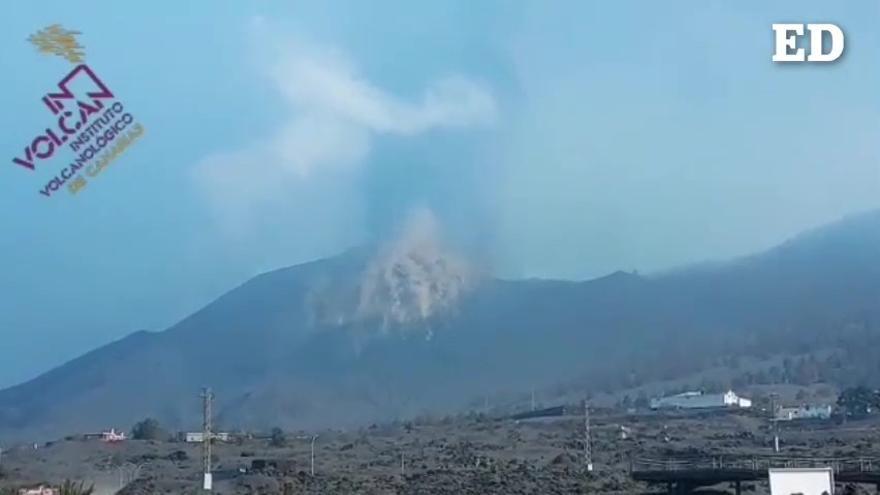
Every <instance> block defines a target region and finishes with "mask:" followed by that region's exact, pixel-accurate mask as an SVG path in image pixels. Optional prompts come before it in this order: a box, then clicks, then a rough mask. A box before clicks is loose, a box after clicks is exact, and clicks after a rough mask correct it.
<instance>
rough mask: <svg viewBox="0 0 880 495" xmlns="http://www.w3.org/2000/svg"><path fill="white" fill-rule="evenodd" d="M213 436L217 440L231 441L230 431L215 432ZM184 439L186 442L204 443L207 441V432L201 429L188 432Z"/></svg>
mask: <svg viewBox="0 0 880 495" xmlns="http://www.w3.org/2000/svg"><path fill="white" fill-rule="evenodd" d="M213 437H214V439H215V440H220V441H221V442H228V441H229V433H225V432H221V433H214V434H213ZM184 440H185V441H186V443H202V442H204V441H205V434H204V433H203V432H201V431H191V432H187V433H186V435H184Z"/></svg>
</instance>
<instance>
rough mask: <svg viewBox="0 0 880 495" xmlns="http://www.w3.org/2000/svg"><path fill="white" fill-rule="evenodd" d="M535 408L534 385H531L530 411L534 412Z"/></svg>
mask: <svg viewBox="0 0 880 495" xmlns="http://www.w3.org/2000/svg"><path fill="white" fill-rule="evenodd" d="M535 409H537V408H536V407H535V387H532V412H534V411H535Z"/></svg>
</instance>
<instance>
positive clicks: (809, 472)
mask: <svg viewBox="0 0 880 495" xmlns="http://www.w3.org/2000/svg"><path fill="white" fill-rule="evenodd" d="M769 478H770V494H771V495H792V494H794V493H800V494H802V495H831V494H833V493H834V471H833V470H832V469H831V468H830V467H824V468H786V469H770V470H769Z"/></svg>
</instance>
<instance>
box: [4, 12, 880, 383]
mask: <svg viewBox="0 0 880 495" xmlns="http://www.w3.org/2000/svg"><path fill="white" fill-rule="evenodd" d="M774 22H832V23H836V24H838V25H840V26H841V28H842V29H843V30H844V32H845V33H846V36H847V38H846V42H847V47H846V52H845V55H844V57H843V58H842V59H841V60H839V61H837V62H835V63H833V64H828V65H824V66H814V65H812V64H803V65H797V66H794V65H792V66H780V65H776V64H773V63H772V62H771V61H770V57H771V54H772V51H773V46H772V44H773V35H772V31H771V28H770V25H771V24H772V23H774ZM53 23H61V24H62V25H64V26H65V27H68V28H72V29H77V30H80V31H82V33H83V34H82V35H81V37H80V40H81V42H82V43H83V45H84V46H85V50H86V61H87V62H88V64H89V65H90V66H91V67H92V68H93V69H95V71H96V72H97V73H98V74H99V75H100V76H101V77H102V78H103V79H104V81H105V82H106V83H107V84H108V86H110V87H111V89H112V90H113V91H114V92H115V93H116V94H117V95H118V96H119V98H120V99H121V100H122V101H123V102H124V103H125V105H126V108H127V109H128V110H129V111H131V112H132V113H133V114H134V115H135V117H136V118H137V119H138V121H139V122H141V123H143V125H144V127H145V128H146V133H145V135H144V136H143V138H142V139H141V140H140V141H139V142H137V143H135V144H134V145H132V147H131V149H129V150H128V151H127V152H126V153H125V154H123V155H122V156H120V157H119V158H118V160H117V162H116V163H115V164H114V165H112V166H111V167H110V168H109V169H108V170H106V171H105V172H104V173H102V175H101V176H100V177H99V178H97V179H95V180H94V181H93V182H91V183H90V184H89V186H88V187H87V189H85V190H84V191H83V192H82V193H80V194H78V195H77V196H71V195H69V194H67V192H66V191H60V192H59V193H58V194H57V195H56V196H54V197H52V198H49V199H47V198H45V197H43V196H41V195H39V194H38V193H37V191H38V190H39V189H40V188H41V187H42V186H43V185H44V184H45V183H46V182H47V181H48V180H49V179H50V178H51V177H53V176H54V175H55V174H56V173H58V172H59V171H60V169H61V168H62V167H63V166H64V165H65V164H67V163H69V161H70V158H71V153H69V152H67V153H61V154H60V156H56V157H55V158H53V159H52V160H51V161H47V162H45V163H44V164H43V165H42V166H39V167H38V169H37V170H36V171H33V172H31V171H28V170H25V169H23V168H21V167H18V166H16V165H13V164H12V163H11V159H12V158H13V157H15V156H19V155H20V154H21V153H22V150H23V148H24V146H25V145H26V144H27V143H29V142H30V141H31V140H32V139H33V137H34V136H35V135H36V134H37V132H38V131H40V130H41V129H43V128H45V126H46V125H47V124H48V123H50V119H49V114H48V112H47V110H46V109H45V107H43V105H42V104H41V102H40V98H41V97H42V96H43V95H44V94H46V92H48V91H49V90H51V89H52V88H53V87H54V86H55V84H57V82H58V81H59V80H60V79H61V77H62V76H63V75H65V74H66V73H67V71H69V70H70V67H71V66H70V64H69V63H68V62H66V61H65V60H63V59H61V58H58V57H52V56H47V55H42V54H39V53H37V52H36V50H35V49H34V47H33V46H31V45H30V44H29V43H28V42H27V41H26V39H27V37H28V36H29V35H30V34H31V33H33V32H34V31H36V30H38V29H40V28H43V27H46V26H47V25H50V24H53ZM878 25H880V3H878V2H877V1H876V0H862V1H851V2H845V3H844V2H804V1H788V2H772V4H771V2H765V1H758V0H755V1H747V2H727V1H724V2H722V1H716V2H708V1H703V0H692V1H665V2H659V1H649V0H643V1H638V2H636V1H629V2H625V1H623V2H599V1H595V2H587V1H568V2H562V1H560V2H539V1H532V2H514V1H497V2H490V1H481V2H473V1H464V0H463V1H442V2H440V1H438V2H412V1H400V2H366V1H363V2H327V1H321V2H317V1H314V2H302V1H277V2H231V1H230V2H219V1H218V2H214V1H211V2H208V1H194V2H179V1H177V2H171V1H153V2H140V3H134V2H112V3H111V2H100V3H98V2H87V1H86V2H61V1H57V2H39V3H25V2H21V3H18V4H16V6H15V8H14V9H12V8H11V7H10V8H7V12H5V13H4V15H2V16H0V73H2V74H3V86H2V87H3V91H2V103H3V109H4V111H3V112H2V114H0V119H2V126H3V133H2V134H0V149H2V150H4V153H5V154H6V155H5V156H6V158H5V159H4V162H3V163H6V165H5V166H0V206H2V210H3V213H2V215H0V227H2V231H3V237H2V238H0V255H2V257H3V259H4V264H3V275H2V276H0V294H2V296H3V297H2V299H0V301H2V302H0V336H2V344H0V386H5V385H11V384H13V383H15V382H19V381H21V380H24V379H27V378H30V377H32V376H33V375H35V374H36V373H38V372H41V371H44V370H46V369H47V368H49V367H51V366H54V365H57V364H59V363H60V362H63V361H64V360H67V359H70V358H72V357H74V356H76V355H79V354H81V353H82V352H84V351H87V350H89V349H92V348H94V347H96V346H98V345H101V344H104V343H106V342H108V341H110V340H113V339H116V338H119V337H122V336H124V335H125V334H128V333H130V332H132V331H135V330H139V329H151V330H160V329H163V328H166V327H168V326H169V325H171V324H173V323H174V322H175V321H177V320H179V319H180V318H182V317H184V316H185V315H187V314H189V313H190V312H192V311H194V310H196V309H198V308H199V307H200V306H202V305H204V304H205V303H207V302H209V301H210V300H212V299H213V298H215V297H217V296H219V295H220V294H222V293H223V292H224V291H226V290H228V289H230V288H232V287H234V286H236V285H238V284H240V283H242V282H244V281H245V280H247V279H248V278H249V277H251V276H253V275H255V274H257V273H259V272H262V271H266V270H270V269H273V268H277V267H281V266H286V265H291V264H296V263H299V262H302V261H306V260H310V259H314V258H318V257H323V256H328V255H332V254H335V253H337V252H339V251H341V250H343V249H345V248H347V247H349V246H352V245H356V244H358V243H362V242H364V241H365V240H367V239H372V238H378V237H381V236H382V235H383V234H385V233H386V232H388V231H389V230H391V229H392V228H393V227H394V226H395V225H396V224H397V223H398V222H399V221H400V219H401V218H403V217H405V216H406V215H407V213H408V212H409V211H411V210H413V209H414V208H429V209H431V210H433V211H434V212H435V213H436V215H437V216H438V218H439V219H440V222H441V223H442V224H443V225H444V228H445V229H446V230H447V232H448V235H449V236H450V237H453V238H455V239H458V240H460V241H463V242H466V243H467V244H468V245H469V246H470V247H471V248H475V249H479V250H480V251H481V254H484V255H486V258H485V259H489V260H491V262H492V263H493V265H494V269H495V270H496V272H497V273H498V274H500V275H502V276H506V277H521V276H542V277H564V278H577V279H582V278H590V277H594V276H598V275H602V274H605V273H608V272H610V271H614V270H617V269H626V270H630V269H639V270H641V271H648V272H649V271H652V270H658V269H664V268H668V267H671V266H676V265H680V264H685V263H689V262H693V261H700V260H705V259H717V258H727V257H731V256H736V255H740V254H745V253H749V252H752V251H755V250H760V249H763V248H766V247H769V246H771V245H773V244H775V243H777V242H779V241H782V240H783V239H785V238H787V237H789V236H791V235H792V234H795V233H797V232H798V231H801V230H803V229H805V228H809V227H812V226H816V225H819V224H822V223H825V222H828V221H831V220H834V219H836V218H838V217H840V216H843V215H846V214H848V213H852V212H856V211H860V210H865V209H871V208H877V207H880V194H878V193H880V165H878V164H880V156H878V155H880V140H878V138H880V69H878V66H880V31H878V30H877V26H878Z"/></svg>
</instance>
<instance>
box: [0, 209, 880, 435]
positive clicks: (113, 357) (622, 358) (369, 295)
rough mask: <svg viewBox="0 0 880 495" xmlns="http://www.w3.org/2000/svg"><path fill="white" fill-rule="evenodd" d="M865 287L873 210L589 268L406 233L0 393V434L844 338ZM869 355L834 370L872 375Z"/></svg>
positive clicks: (195, 416) (580, 380)
mask: <svg viewBox="0 0 880 495" xmlns="http://www.w3.org/2000/svg"><path fill="white" fill-rule="evenodd" d="M878 303H880V211H875V212H870V213H867V214H863V215H860V216H855V217H851V218H847V219H844V220H842V221H840V222H837V223H835V224H832V225H829V226H826V227H824V228H821V229H817V230H815V231H812V232H808V233H805V234H803V235H801V236H798V237H796V238H794V239H792V240H790V241H788V242H786V243H785V244H783V245H781V246H779V247H777V248H775V249H772V250H769V251H767V252H764V253H760V254H756V255H754V256H750V257H746V258H742V259H738V260H733V261H730V262H726V263H719V264H713V265H705V266H699V267H693V268H687V269H682V270H676V271H673V272H670V273H665V274H661V275H656V276H650V277H644V276H639V275H635V274H628V273H622V272H618V273H615V274H612V275H609V276H607V277H603V278H600V279H596V280H592V281H587V282H564V281H546V280H522V281H509V280H497V279H492V278H490V277H488V276H486V274H484V273H481V272H480V271H479V270H477V269H475V268H474V267H472V266H470V265H468V263H467V262H466V261H465V260H463V259H460V258H458V257H456V256H454V255H452V254H449V253H448V252H447V251H445V250H444V249H442V248H441V247H439V245H438V243H436V242H435V239H433V235H432V233H431V232H430V231H428V232H416V233H414V234H407V235H404V236H403V237H402V238H401V239H400V240H398V242H396V243H394V244H392V245H390V246H385V247H381V248H375V249H374V248H363V249H359V250H353V251H350V252H347V253H344V254H342V255H340V256H337V257H334V258H329V259H325V260H321V261H316V262H312V263H307V264H303V265H299V266H294V267H290V268H285V269H281V270H277V271H273V272H270V273H266V274H263V275H260V276H258V277H256V278H254V279H252V280H250V281H248V282H246V283H245V284H243V285H242V286H240V287H238V288H236V289H234V290H232V291H230V292H229V293H227V294H225V295H223V296H222V297H220V298H219V299H217V300H216V301H215V302H213V303H211V304H209V305H208V306H206V307H205V308H203V309H202V310H200V311H198V312H196V313H195V314H193V315H191V316H190V317H188V318H186V319H185V320H183V321H181V322H180V323H178V324H177V325H174V326H173V327H171V328H169V329H167V330H166V331H163V332H157V333H150V332H139V333H135V334H133V335H130V336H128V337H126V338H124V339H121V340H119V341H117V342H114V343H112V344H109V345H107V346H104V347H102V348H99V349H96V350H95V351H92V352H90V353H88V354H86V355H83V356H81V357H80V358H78V359H75V360H73V361H71V362H69V363H67V364H65V365H63V366H60V367H58V368H56V369H54V370H52V371H50V372H48V373H46V374H44V375H42V376H40V377H38V378H36V379H34V380H32V381H29V382H27V383H24V384H21V385H18V386H16V387H12V388H9V389H6V390H3V391H0V439H19V438H49V437H56V436H59V435H63V434H66V433H69V432H73V431H92V430H98V429H101V428H106V427H109V426H117V427H124V428H128V427H130V425H131V424H133V423H134V422H135V421H137V420H139V419H142V418H143V417H146V416H154V417H157V418H159V419H160V420H161V421H162V422H163V423H164V424H166V425H168V426H169V427H171V428H194V427H196V426H197V425H198V424H199V414H200V411H199V403H198V398H197V395H198V391H199V389H200V387H202V386H205V385H210V386H212V387H213V388H214V389H215V391H216V394H217V397H218V402H217V411H218V415H219V421H220V423H221V424H222V426H223V427H226V428H234V427H247V428H269V427H272V426H276V425H281V426H286V427H290V428H310V427H318V426H345V425H351V424H360V423H364V422H368V421H372V420H377V419H390V418H394V417H400V416H413V415H417V414H421V413H425V412H432V413H442V412H446V411H453V410H456V409H459V408H461V407H464V406H465V405H466V404H468V403H472V401H473V400H474V399H476V398H479V397H483V396H485V395H493V394H497V393H500V392H504V391H523V390H527V389H528V388H529V387H551V386H554V385H556V384H559V383H561V382H565V383H570V384H574V385H573V386H577V387H579V388H582V389H584V390H596V391H598V390H610V389H614V388H616V387H624V386H629V385H632V384H634V383H644V382H645V381H649V380H656V379H666V378H673V377H676V376H682V375H684V374H687V373H691V372H694V371H696V370H699V369H701V368H702V367H705V366H708V365H709V364H711V363H714V362H716V361H717V359H718V358H719V357H720V356H725V355H729V354H736V353H742V354H756V353H774V352H783V351H790V350H791V349H795V348H796V349H797V350H798V351H799V352H804V351H810V350H811V349H822V348H829V347H843V348H846V347H847V346H849V347H850V348H853V347H854V348H856V349H855V350H854V351H853V352H856V351H858V348H859V346H858V345H855V346H853V345H852V342H854V340H853V339H856V340H855V342H864V343H866V344H867V343H871V345H874V344H873V342H875V341H876V338H877V336H878V335H880V304H878ZM871 339H875V340H874V341H872V340H871ZM862 349H865V347H864V346H862ZM863 352H866V351H863ZM874 361H876V359H874V360H870V362H869V363H868V362H866V363H864V366H861V364H862V363H859V362H850V363H847V365H848V366H850V367H851V368H852V371H849V372H847V375H849V376H853V377H854V376H859V377H860V378H863V379H869V378H871V377H872V376H875V377H880V370H878V369H876V368H877V364H876V363H875V362H874ZM838 379H840V378H839V377H838Z"/></svg>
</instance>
